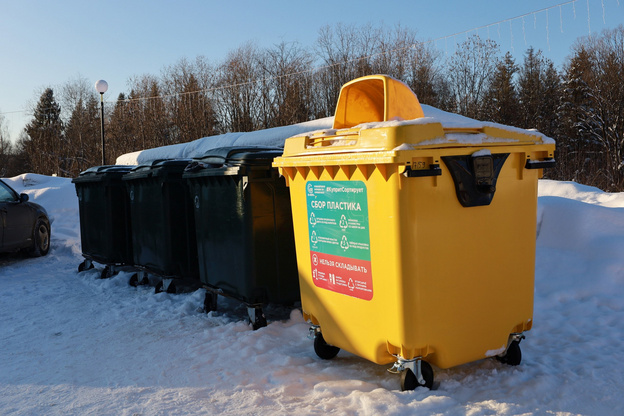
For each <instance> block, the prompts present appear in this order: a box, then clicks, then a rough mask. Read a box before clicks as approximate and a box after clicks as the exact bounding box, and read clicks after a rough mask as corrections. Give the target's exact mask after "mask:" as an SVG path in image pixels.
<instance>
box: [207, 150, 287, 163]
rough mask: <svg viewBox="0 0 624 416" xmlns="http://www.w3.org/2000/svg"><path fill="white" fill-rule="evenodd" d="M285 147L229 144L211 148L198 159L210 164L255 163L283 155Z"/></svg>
mask: <svg viewBox="0 0 624 416" xmlns="http://www.w3.org/2000/svg"><path fill="white" fill-rule="evenodd" d="M283 152H284V149H282V148H279V147H264V146H245V147H241V146H228V147H218V148H215V149H210V150H208V151H207V152H206V153H204V155H203V156H202V157H200V158H197V160H199V161H201V162H202V163H205V164H208V165H224V164H226V163H228V164H241V163H254V161H257V160H261V159H271V160H272V159H274V158H275V157H277V156H281V155H282V153H283Z"/></svg>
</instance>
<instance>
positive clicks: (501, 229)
mask: <svg viewBox="0 0 624 416" xmlns="http://www.w3.org/2000/svg"><path fill="white" fill-rule="evenodd" d="M431 111H432V113H434V116H433V117H424V113H423V110H422V108H421V105H420V104H419V102H418V99H417V98H416V95H415V94H414V93H413V92H412V91H411V90H410V89H409V87H407V86H406V85H405V84H403V83H401V82H400V81H397V80H395V79H392V78H390V77H387V76H383V75H374V76H368V77H363V78H358V79H356V80H353V81H351V82H349V83H347V84H345V85H344V86H343V88H342V90H341V93H340V97H339V100H338V104H337V108H336V117H335V121H334V129H332V130H327V131H318V132H313V133H309V134H306V135H302V136H298V137H292V138H289V139H287V140H286V143H285V147H284V154H283V156H282V157H279V158H277V159H275V161H274V166H276V167H278V168H279V170H280V173H281V174H282V175H284V176H285V178H286V182H287V184H288V186H289V187H290V193H291V203H292V209H293V222H294V231H295V244H296V251H297V263H298V269H299V281H300V288H301V302H302V309H303V313H304V317H305V319H306V320H307V321H308V322H310V323H311V325H312V328H311V333H312V334H313V335H314V336H315V341H314V348H315V351H316V353H317V354H318V355H319V356H320V357H321V358H326V359H328V358H333V357H334V356H335V355H336V354H337V353H338V351H339V349H340V348H342V349H344V350H347V351H349V352H351V353H353V354H356V355H358V356H360V357H363V358H365V359H368V360H370V361H372V362H375V363H377V364H388V363H393V362H394V366H393V367H392V368H391V369H390V371H392V372H397V373H401V374H402V377H401V387H402V389H403V390H411V389H414V388H416V387H418V386H419V385H423V386H427V387H431V385H432V384H433V370H432V367H431V365H430V364H433V365H435V366H437V367H438V368H442V369H444V368H449V367H453V366H456V365H460V364H463V363H467V362H471V361H476V360H479V359H483V358H486V357H498V358H499V359H500V360H501V361H503V362H507V363H508V364H512V365H517V364H519V363H520V359H521V353H520V348H519V346H518V344H519V342H520V340H521V339H522V338H523V335H522V334H523V332H525V331H527V330H529V329H531V325H532V319H533V290H534V265H535V237H536V234H535V233H536V211H537V179H538V178H539V177H541V174H542V172H543V168H547V167H552V166H554V157H553V152H554V149H555V144H554V141H553V140H552V139H549V138H546V137H545V136H543V135H542V134H540V133H538V132H533V131H526V130H521V129H515V128H511V127H505V126H501V125H497V124H494V123H482V122H476V121H475V120H471V119H467V118H464V117H461V116H456V115H455V116H454V115H450V114H449V113H444V112H441V111H439V110H436V111H434V110H433V109H432V110H431ZM452 116H454V117H452Z"/></svg>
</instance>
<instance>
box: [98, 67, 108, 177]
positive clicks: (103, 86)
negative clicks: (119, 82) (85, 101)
mask: <svg viewBox="0 0 624 416" xmlns="http://www.w3.org/2000/svg"><path fill="white" fill-rule="evenodd" d="M95 89H96V90H97V92H99V93H100V110H101V114H100V120H101V121H102V165H105V164H106V153H105V151H104V93H105V92H106V90H108V82H106V81H104V80H103V79H101V80H99V81H97V82H96V83H95Z"/></svg>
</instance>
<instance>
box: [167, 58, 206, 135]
mask: <svg viewBox="0 0 624 416" xmlns="http://www.w3.org/2000/svg"><path fill="white" fill-rule="evenodd" d="M210 72H211V68H210V66H209V65H208V64H207V62H205V60H204V59H203V58H197V60H196V61H195V62H194V63H189V62H188V61H187V60H186V59H181V60H180V61H178V62H177V63H176V64H175V65H172V66H169V67H167V68H166V69H165V70H164V71H163V79H162V85H163V92H164V95H165V96H166V97H167V99H166V100H165V102H166V105H167V111H168V113H169V117H170V119H171V123H172V130H171V134H172V137H171V140H172V142H176V143H181V142H188V141H190V140H195V139H199V138H201V137H205V136H209V135H212V134H214V133H215V132H216V117H215V111H214V108H213V104H212V101H211V99H210V97H209V95H208V91H209V89H210V86H211V82H210V81H211V77H210Z"/></svg>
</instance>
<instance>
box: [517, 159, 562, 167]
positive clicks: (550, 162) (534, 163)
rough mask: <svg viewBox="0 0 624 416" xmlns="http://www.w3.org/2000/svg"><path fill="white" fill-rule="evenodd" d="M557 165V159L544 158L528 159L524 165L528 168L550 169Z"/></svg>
mask: <svg viewBox="0 0 624 416" xmlns="http://www.w3.org/2000/svg"><path fill="white" fill-rule="evenodd" d="M555 165H556V163H555V159H544V160H531V159H528V160H527V161H526V164H525V165H524V167H525V168H526V169H548V168H554V167H555Z"/></svg>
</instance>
